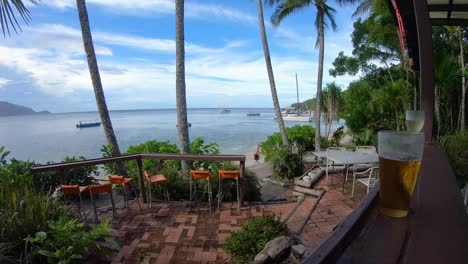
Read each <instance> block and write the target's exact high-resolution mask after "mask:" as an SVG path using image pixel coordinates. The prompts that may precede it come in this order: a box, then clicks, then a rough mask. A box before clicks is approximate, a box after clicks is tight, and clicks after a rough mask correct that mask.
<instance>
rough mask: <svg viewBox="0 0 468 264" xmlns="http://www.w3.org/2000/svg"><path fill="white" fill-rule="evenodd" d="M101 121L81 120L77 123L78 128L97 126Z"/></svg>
mask: <svg viewBox="0 0 468 264" xmlns="http://www.w3.org/2000/svg"><path fill="white" fill-rule="evenodd" d="M100 125H101V122H100V121H97V120H96V121H79V122H78V123H77V124H76V127H77V128H85V127H97V126H100Z"/></svg>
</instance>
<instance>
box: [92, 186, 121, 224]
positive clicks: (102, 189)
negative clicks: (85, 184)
mask: <svg viewBox="0 0 468 264" xmlns="http://www.w3.org/2000/svg"><path fill="white" fill-rule="evenodd" d="M101 194H107V195H109V198H110V201H111V206H102V207H97V205H96V201H95V200H96V197H97V196H98V195H101ZM89 195H90V196H91V203H92V205H93V211H94V220H95V221H96V223H97V222H98V221H99V219H98V215H97V212H98V211H108V210H109V209H112V214H113V216H114V217H115V216H116V215H117V212H116V211H115V203H114V196H113V195H112V183H107V184H100V185H90V186H89Z"/></svg>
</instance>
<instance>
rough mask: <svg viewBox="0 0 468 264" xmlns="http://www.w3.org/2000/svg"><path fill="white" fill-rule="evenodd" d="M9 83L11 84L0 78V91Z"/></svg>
mask: <svg viewBox="0 0 468 264" xmlns="http://www.w3.org/2000/svg"><path fill="white" fill-rule="evenodd" d="M10 83H12V81H11V80H9V79H6V78H1V77H0V89H2V88H4V87H5V86H7V85H8V84H10Z"/></svg>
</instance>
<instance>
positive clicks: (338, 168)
mask: <svg viewBox="0 0 468 264" xmlns="http://www.w3.org/2000/svg"><path fill="white" fill-rule="evenodd" d="M330 151H346V149H345V148H343V147H329V148H327V149H326V152H327V153H326V156H327V157H326V162H325V166H326V167H325V175H326V178H325V181H326V182H328V171H329V170H330V168H331V171H332V172H333V173H336V172H338V171H340V172H341V173H343V170H344V168H345V167H344V166H343V165H342V164H335V162H333V161H332V160H329V159H328V153H329V152H330ZM335 166H336V167H335ZM332 177H333V176H332ZM331 183H333V178H332V179H331Z"/></svg>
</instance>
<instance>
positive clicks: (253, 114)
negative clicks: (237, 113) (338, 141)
mask: <svg viewBox="0 0 468 264" xmlns="http://www.w3.org/2000/svg"><path fill="white" fill-rule="evenodd" d="M259 115H260V113H247V116H259Z"/></svg>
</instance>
